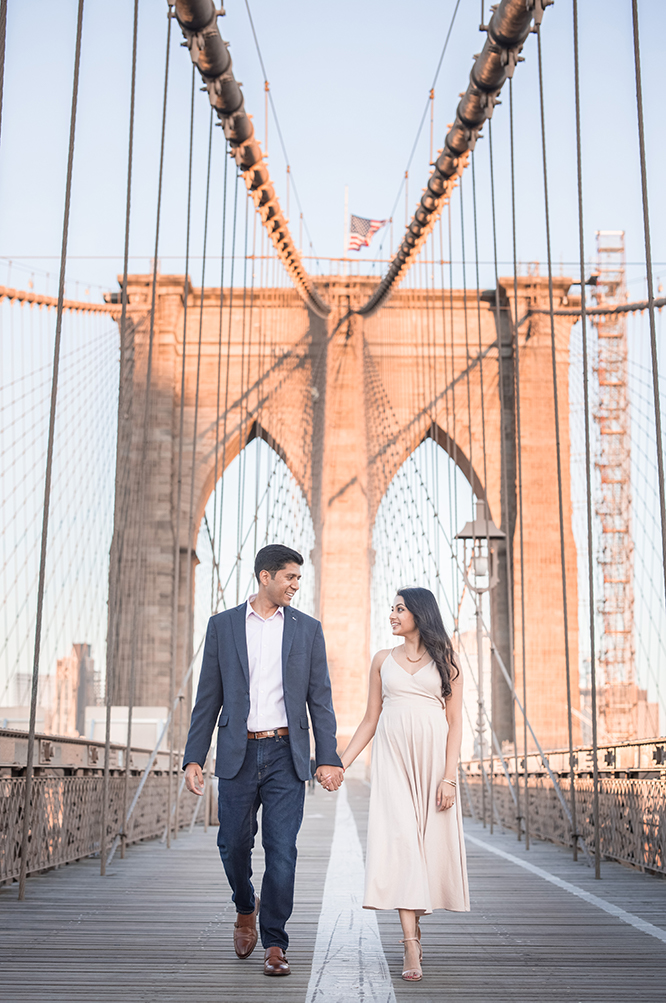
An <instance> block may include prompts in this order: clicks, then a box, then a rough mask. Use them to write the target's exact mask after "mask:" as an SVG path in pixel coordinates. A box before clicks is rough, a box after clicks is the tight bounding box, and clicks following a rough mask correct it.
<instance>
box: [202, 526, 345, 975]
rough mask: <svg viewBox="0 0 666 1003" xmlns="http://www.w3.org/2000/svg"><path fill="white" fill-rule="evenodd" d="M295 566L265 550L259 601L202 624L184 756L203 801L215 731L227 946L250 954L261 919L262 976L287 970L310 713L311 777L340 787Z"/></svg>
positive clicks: (317, 635)
mask: <svg viewBox="0 0 666 1003" xmlns="http://www.w3.org/2000/svg"><path fill="white" fill-rule="evenodd" d="M302 564H303V558H302V557H301V555H300V554H299V553H298V552H297V551H295V550H291V549H290V548H289V547H283V546H281V545H279V544H274V545H272V546H269V547H264V548H263V549H262V550H260V551H259V553H258V554H257V556H256V558H255V562H254V572H255V575H256V577H257V581H258V583H259V588H258V592H257V593H256V595H253V596H250V598H249V599H248V601H247V602H246V603H243V604H242V605H240V606H236V607H235V609H230V610H225V611H224V612H223V613H218V614H217V615H216V616H213V617H211V618H210V620H209V622H208V632H207V634H206V643H205V647H204V653H203V663H202V666H201V678H200V680H199V688H198V691H197V699H196V703H195V706H194V710H193V712H192V722H191V724H190V731H189V735H188V738H187V745H186V747H185V754H184V757H183V765H184V768H185V781H186V784H187V787H188V790H190V791H192V792H193V793H194V794H203V772H202V768H203V765H204V762H205V760H206V756H207V754H208V749H209V746H210V741H211V736H212V733H213V729H214V727H215V725H216V724H217V756H216V760H215V774H216V776H217V777H219V819H220V828H219V831H218V837H217V845H218V847H219V850H220V856H221V858H222V863H223V864H224V870H225V871H226V875H227V878H228V879H229V884H230V885H231V890H232V892H233V896H232V898H233V901H234V903H235V905H236V913H237V915H236V923H235V925H234V949H235V951H236V954H237V955H238V957H239V958H248V957H249V956H250V954H251V953H252V951H253V950H254V948H255V945H256V943H257V916H258V917H259V928H260V931H261V943H262V945H263V947H264V974H265V975H289V974H290V971H291V969H290V967H289V963H288V961H287V957H286V954H285V951H286V949H287V947H288V945H289V938H288V936H287V933H286V931H285V925H286V923H287V920H288V919H289V917H290V916H291V912H292V908H293V903H294V876H295V870H296V837H297V835H298V830H299V829H300V827H301V822H302V819H303V802H304V797H305V782H306V781H307V780H309V779H310V731H309V723H308V714H307V710H308V709H309V711H310V720H311V721H312V730H313V734H314V740H315V762H316V776H317V779H318V780H319V782H320V783H321V784H322V785H323V786H325V787H326V789H327V790H337V788H338V787H339V786H340V784H341V783H342V778H343V772H344V771H343V769H342V763H341V762H340V759H339V757H338V754H337V751H336V741H335V728H336V724H335V714H334V712H333V704H332V701H331V684H330V680H329V676H328V666H327V663H326V649H325V647H324V635H323V632H322V629H321V624H320V623H319V621H318V620H314V619H313V618H312V617H310V616H306V614H305V613H301V612H300V610H292V609H291V608H290V606H291V600H292V599H293V598H294V596H295V595H296V592H297V591H298V588H299V581H300V578H301V566H302ZM306 708H307V709H306ZM220 711H222V713H221V714H220ZM218 715H219V720H218ZM259 805H261V806H262V808H263V813H262V823H261V835H262V843H263V846H264V852H265V859H266V867H265V871H264V878H263V882H262V887H261V903H260V900H259V896H258V895H255V892H254V887H253V885H252V881H251V875H252V865H251V858H252V848H253V846H254V837H255V835H256V832H257V828H258V827H257V811H258V809H259Z"/></svg>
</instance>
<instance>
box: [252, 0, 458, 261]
mask: <svg viewBox="0 0 666 1003" xmlns="http://www.w3.org/2000/svg"><path fill="white" fill-rule="evenodd" d="M245 2H246V3H247V0H245ZM459 7H460V0H457V3H456V5H455V7H454V9H453V14H452V15H451V22H450V24H449V30H448V31H447V33H446V38H445V39H444V45H443V46H442V51H441V52H440V55H439V61H438V63H437V69H436V70H435V75H434V77H433V78H432V84H431V85H430V90H429V91H428V99H427V101H426V103H425V108H424V109H423V114H422V115H421V121H420V122H419V127H418V129H417V130H416V137H415V139H414V144H413V146H412V152H411V153H410V154H409V159H408V160H407V167H406V168H405V173H404V174H403V176H402V181H401V182H400V187H399V188H398V194H397V195H396V197H395V202H394V203H393V208H392V209H391V212H390V215H389V218H390V219H393V216H394V214H395V211H396V209H397V207H398V202H399V201H400V196H401V195H402V191H403V188H404V187H405V180H406V179H407V175H408V173H409V168H410V167H411V166H412V160H413V159H414V154H415V153H416V147H417V146H418V143H419V139H420V138H421V133H422V132H423V126H424V124H425V120H426V116H427V114H428V109H429V108H430V105H431V103H432V98H431V97H430V95H431V93H432V91H434V89H435V84H436V83H437V79H438V77H439V72H440V70H441V68H442V63H443V62H444V56H445V55H446V50H447V48H448V46H449V40H450V38H451V32H452V31H453V25H454V23H455V20H456V15H457V13H458V8H459ZM383 246H384V241H383V240H382V242H381V244H380V245H379V251H380V253H379V255H378V257H380V258H381V250H382V248H383Z"/></svg>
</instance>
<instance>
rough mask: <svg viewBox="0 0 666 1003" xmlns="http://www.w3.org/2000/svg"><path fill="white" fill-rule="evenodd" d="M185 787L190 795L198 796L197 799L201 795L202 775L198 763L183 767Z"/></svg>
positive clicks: (202, 787) (202, 790)
mask: <svg viewBox="0 0 666 1003" xmlns="http://www.w3.org/2000/svg"><path fill="white" fill-rule="evenodd" d="M185 786H186V787H187V789H188V791H191V792H192V794H198V795H199V797H201V795H202V794H203V792H204V775H203V770H202V769H201V767H200V766H199V764H198V763H188V764H187V766H186V767H185Z"/></svg>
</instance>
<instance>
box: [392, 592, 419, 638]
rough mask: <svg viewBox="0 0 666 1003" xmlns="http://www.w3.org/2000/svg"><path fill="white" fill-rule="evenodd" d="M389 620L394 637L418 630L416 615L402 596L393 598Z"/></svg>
mask: <svg viewBox="0 0 666 1003" xmlns="http://www.w3.org/2000/svg"><path fill="white" fill-rule="evenodd" d="M389 622H390V624H391V629H392V630H393V636H394V637H404V636H405V634H411V633H412V632H413V631H415V630H416V624H415V623H414V617H413V615H412V614H411V613H410V612H409V610H408V609H407V607H406V606H405V604H404V602H403V601H402V596H396V597H395V599H394V600H393V605H392V606H391V615H390V617H389Z"/></svg>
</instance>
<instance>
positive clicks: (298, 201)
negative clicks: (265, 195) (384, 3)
mask: <svg viewBox="0 0 666 1003" xmlns="http://www.w3.org/2000/svg"><path fill="white" fill-rule="evenodd" d="M458 3H460V0H458ZM245 8H246V10H247V16H248V18H249V20H250V28H251V29H252V37H253V38H254V44H255V47H256V50H257V55H258V57H259V63H260V65H261V72H262V73H263V75H264V83H265V85H266V93H267V95H268V101H269V103H270V106H271V111H272V112H273V121H274V122H275V128H276V130H277V134H278V139H279V140H280V146H281V147H282V153H283V155H284V159H285V161H286V163H287V166H288V169H289V178H290V183H291V186H292V187H293V189H294V195H295V196H296V204H297V205H298V211H299V212H300V214H301V219H302V221H303V228H304V229H305V232H306V234H307V238H308V242H309V244H310V247H311V248H312V253H313V254H314V256H315V258H317V259H318V258H319V255H318V254H317V252H316V250H315V246H314V243H313V241H312V236H311V234H310V230H309V228H308V225H307V223H306V221H305V218H304V216H303V206H302V205H301V198H300V195H299V194H298V188H297V187H296V181H295V180H294V175H293V174H292V173H291V160H290V159H289V156H288V154H287V147H286V144H285V141H284V137H283V135H282V129H281V128H280V121H279V119H278V115H277V109H276V107H275V102H274V101H273V92H272V91H271V89H270V87H269V86H268V74H267V73H266V65H265V63H264V57H263V56H262V54H261V46H260V45H259V39H258V37H257V32H256V30H255V27H254V19H253V17H252V11H251V10H250V4H249V2H248V0H245ZM317 264H319V261H317Z"/></svg>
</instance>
